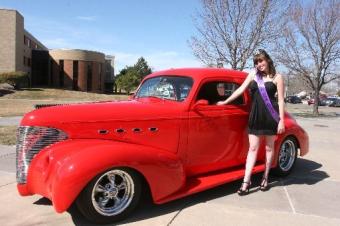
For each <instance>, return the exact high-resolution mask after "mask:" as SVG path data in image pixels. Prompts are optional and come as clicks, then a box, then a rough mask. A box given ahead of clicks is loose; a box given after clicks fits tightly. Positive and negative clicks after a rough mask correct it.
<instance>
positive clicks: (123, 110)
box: [20, 98, 183, 126]
mask: <svg viewBox="0 0 340 226" xmlns="http://www.w3.org/2000/svg"><path fill="white" fill-rule="evenodd" d="M142 99H143V100H141V99H133V100H127V101H107V102H92V103H79V104H65V105H59V106H51V107H43V108H40V109H36V110H33V111H31V112H29V113H27V114H26V115H25V116H24V117H23V119H22V120H21V123H20V124H21V126H53V125H56V124H65V123H67V124H69V123H90V122H109V121H131V120H139V119H142V120H147V119H157V118H163V119H164V118H172V117H178V116H179V115H180V111H181V109H183V103H181V102H175V101H169V100H162V99H157V100H156V99H148V98H142Z"/></svg>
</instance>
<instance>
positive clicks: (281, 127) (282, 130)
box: [277, 120, 285, 134]
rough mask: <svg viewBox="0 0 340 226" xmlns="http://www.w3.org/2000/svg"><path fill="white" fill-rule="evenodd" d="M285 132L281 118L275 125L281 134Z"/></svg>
mask: <svg viewBox="0 0 340 226" xmlns="http://www.w3.org/2000/svg"><path fill="white" fill-rule="evenodd" d="M284 132H285V123H284V121H283V120H280V121H279V125H278V126H277V133H278V134H282V133H284Z"/></svg>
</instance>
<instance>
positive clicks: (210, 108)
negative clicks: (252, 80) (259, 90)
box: [186, 79, 249, 175]
mask: <svg viewBox="0 0 340 226" xmlns="http://www.w3.org/2000/svg"><path fill="white" fill-rule="evenodd" d="M241 83H242V81H240V80H237V79H229V80H216V79H212V80H206V81H204V82H202V84H201V86H200V88H199V89H198V90H199V91H198V93H197V94H196V96H195V98H194V99H193V101H194V102H197V101H198V100H202V99H203V100H207V101H208V104H207V105H199V106H198V107H197V106H196V107H195V104H193V105H192V107H191V108H190V110H189V119H188V120H189V131H188V152H187V156H186V171H187V173H188V174H189V175H193V174H199V173H204V172H209V171H212V170H219V169H223V168H228V167H233V166H238V165H240V164H244V162H245V159H246V155H247V150H248V146H249V145H248V136H247V122H248V114H249V112H248V109H249V106H248V105H249V104H248V102H249V95H248V94H247V93H245V94H243V95H242V96H240V97H239V98H238V99H236V100H235V101H233V103H231V104H228V105H222V106H220V105H216V102H217V101H219V100H225V99H226V98H227V97H228V96H230V95H231V93H232V92H234V91H235V90H236V89H237V87H238V86H239V85H240V84H241ZM221 84H223V86H224V88H225V90H224V91H222V90H219V88H221V87H219V86H221ZM221 93H222V94H224V95H220V94H221Z"/></svg>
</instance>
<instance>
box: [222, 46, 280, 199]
mask: <svg viewBox="0 0 340 226" xmlns="http://www.w3.org/2000/svg"><path fill="white" fill-rule="evenodd" d="M253 62H254V66H255V70H253V71H252V72H250V73H249V74H248V76H247V78H246V79H245V80H244V82H243V83H242V85H241V86H240V87H239V88H238V89H237V90H235V92H234V93H233V94H232V95H231V96H230V97H228V98H227V99H226V100H224V101H219V102H217V105H223V104H228V103H230V102H232V101H233V100H234V99H236V98H237V97H238V96H240V95H241V94H242V93H243V92H244V91H245V90H246V89H247V88H248V86H249V88H250V93H251V96H252V103H251V111H250V114H249V120H248V136H249V151H248V155H247V161H246V169H245V175H244V179H243V182H242V185H241V187H240V189H239V190H238V194H239V195H245V194H248V193H249V188H250V185H251V182H250V179H251V172H252V169H253V167H254V165H255V162H256V157H257V152H258V149H259V146H260V139H261V137H264V138H265V141H266V148H265V149H266V164H265V166H266V168H265V171H264V174H263V177H262V180H261V185H260V190H261V191H266V190H268V189H269V186H268V174H269V170H270V166H271V164H272V159H273V155H274V141H275V136H276V134H281V133H283V132H284V131H285V127H284V82H283V77H282V75H280V74H278V73H276V70H275V67H274V63H273V61H272V59H271V58H270V56H269V55H268V53H267V52H266V51H264V50H262V49H259V50H258V51H257V52H256V53H255V55H254V58H253ZM256 73H258V74H259V76H261V77H262V80H263V83H264V87H265V90H266V91H267V95H268V97H269V99H270V102H271V104H272V108H274V109H275V111H276V113H277V114H278V117H277V119H276V120H275V117H273V116H272V113H271V112H270V110H268V108H267V105H266V104H265V101H264V100H263V96H261V92H260V90H259V86H258V84H257V81H255V80H254V79H255V76H256ZM261 77H260V78H261ZM258 78H259V77H258ZM276 92H277V96H278V101H276V100H275V93H276Z"/></svg>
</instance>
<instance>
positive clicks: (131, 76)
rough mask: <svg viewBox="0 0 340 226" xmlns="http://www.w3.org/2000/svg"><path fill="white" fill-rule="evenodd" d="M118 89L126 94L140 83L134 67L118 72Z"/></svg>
mask: <svg viewBox="0 0 340 226" xmlns="http://www.w3.org/2000/svg"><path fill="white" fill-rule="evenodd" d="M116 83H117V86H118V88H119V89H123V90H125V91H126V93H127V94H130V92H131V90H134V89H135V88H136V87H137V86H138V84H139V83H140V76H139V74H138V71H137V70H136V68H134V67H126V68H125V69H123V70H122V71H121V72H120V75H119V76H118V78H117V80H116Z"/></svg>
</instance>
